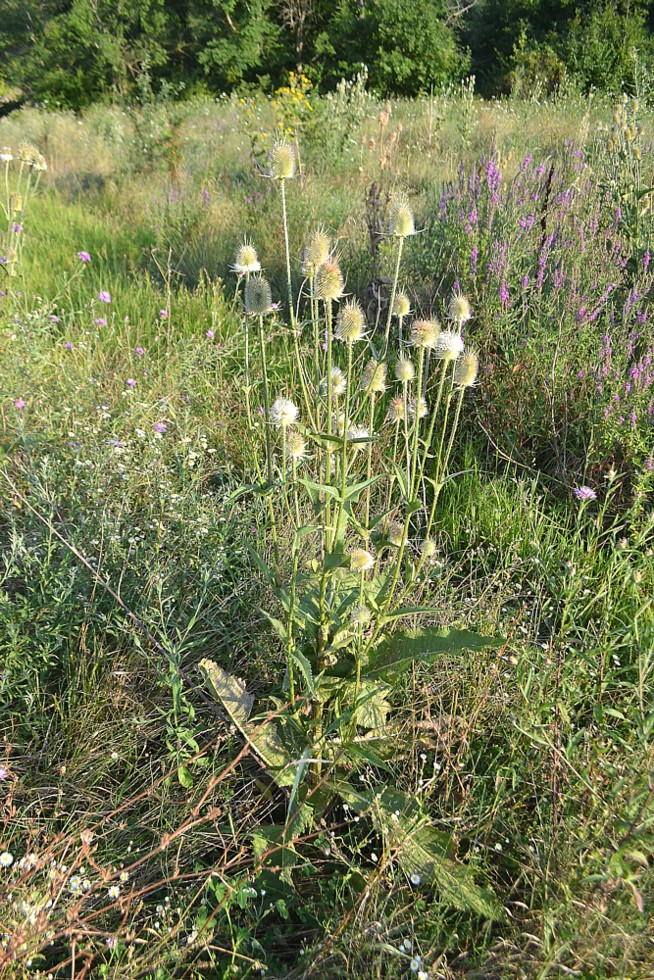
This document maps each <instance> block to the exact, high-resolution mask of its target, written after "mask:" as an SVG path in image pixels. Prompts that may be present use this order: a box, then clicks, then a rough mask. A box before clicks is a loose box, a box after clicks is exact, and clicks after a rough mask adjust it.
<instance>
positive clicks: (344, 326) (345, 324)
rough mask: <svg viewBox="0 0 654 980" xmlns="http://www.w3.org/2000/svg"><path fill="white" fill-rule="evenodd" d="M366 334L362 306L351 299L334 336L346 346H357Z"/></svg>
mask: <svg viewBox="0 0 654 980" xmlns="http://www.w3.org/2000/svg"><path fill="white" fill-rule="evenodd" d="M323 268H324V266H323ZM318 275H320V273H318ZM365 333H366V317H365V314H364V312H363V309H362V308H361V304H360V303H359V301H358V300H356V299H350V300H348V301H347V303H346V304H345V306H344V307H343V309H342V310H341V311H340V313H339V314H338V320H337V321H336V329H335V331H334V336H335V337H336V339H337V340H342V341H343V343H344V344H356V342H357V341H358V340H362V339H363V338H364V337H365Z"/></svg>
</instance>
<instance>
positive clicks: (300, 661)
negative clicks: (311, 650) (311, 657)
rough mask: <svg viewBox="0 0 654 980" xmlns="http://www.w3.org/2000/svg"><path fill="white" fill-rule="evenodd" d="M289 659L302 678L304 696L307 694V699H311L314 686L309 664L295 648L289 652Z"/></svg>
mask: <svg viewBox="0 0 654 980" xmlns="http://www.w3.org/2000/svg"><path fill="white" fill-rule="evenodd" d="M289 657H290V659H291V660H292V661H293V663H294V664H295V666H296V667H298V668H299V670H300V673H301V674H302V676H303V677H304V683H305V684H306V694H308V695H309V697H313V696H314V694H315V690H316V685H315V683H314V679H313V670H312V669H311V664H310V663H309V661H308V660H307V658H306V657H305V656H304V654H303V653H301V652H300V650H298V649H297V648H296V649H294V650H291V652H290V655H289Z"/></svg>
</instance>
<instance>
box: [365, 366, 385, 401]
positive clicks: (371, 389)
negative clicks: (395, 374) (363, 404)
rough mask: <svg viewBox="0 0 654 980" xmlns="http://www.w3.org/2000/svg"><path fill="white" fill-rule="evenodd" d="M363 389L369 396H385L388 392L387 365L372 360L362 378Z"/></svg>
mask: <svg viewBox="0 0 654 980" xmlns="http://www.w3.org/2000/svg"><path fill="white" fill-rule="evenodd" d="M361 389H362V390H363V391H365V393H366V394H367V395H383V394H384V392H385V391H386V365H385V364H384V362H383V361H376V360H375V359H374V358H372V357H371V358H370V360H369V361H368V363H367V364H366V367H365V369H364V372H363V377H362V378H361Z"/></svg>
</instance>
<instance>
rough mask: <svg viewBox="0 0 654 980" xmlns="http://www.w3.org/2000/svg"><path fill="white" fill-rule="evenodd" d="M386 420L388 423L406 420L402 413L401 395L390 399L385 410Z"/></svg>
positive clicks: (403, 412)
mask: <svg viewBox="0 0 654 980" xmlns="http://www.w3.org/2000/svg"><path fill="white" fill-rule="evenodd" d="M386 418H387V419H388V421H389V422H403V421H404V419H405V418H406V415H405V411H404V399H403V398H402V396H401V395H398V396H397V397H396V398H391V400H390V402H389V403H388V409H387V410H386Z"/></svg>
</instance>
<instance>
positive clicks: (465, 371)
mask: <svg viewBox="0 0 654 980" xmlns="http://www.w3.org/2000/svg"><path fill="white" fill-rule="evenodd" d="M478 373H479V357H478V355H477V351H475V350H470V349H469V350H466V351H464V352H463V354H462V355H461V356H460V357H459V359H458V361H457V362H456V365H455V367H454V384H455V385H459V386H460V387H461V388H471V387H472V386H473V385H474V384H475V383H476V381H477V375H478Z"/></svg>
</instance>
